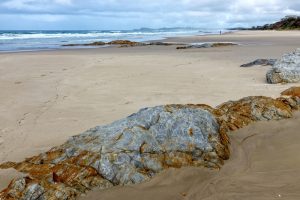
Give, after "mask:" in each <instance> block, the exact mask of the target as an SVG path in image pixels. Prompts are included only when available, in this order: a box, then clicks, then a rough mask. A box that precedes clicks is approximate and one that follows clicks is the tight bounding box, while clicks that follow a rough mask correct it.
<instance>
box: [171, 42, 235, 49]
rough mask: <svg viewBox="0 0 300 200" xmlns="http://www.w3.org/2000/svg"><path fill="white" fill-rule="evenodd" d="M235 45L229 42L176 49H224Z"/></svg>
mask: <svg viewBox="0 0 300 200" xmlns="http://www.w3.org/2000/svg"><path fill="white" fill-rule="evenodd" d="M235 45H237V44H236V43H230V42H217V43H203V44H191V45H186V46H180V47H177V48H176V49H197V48H212V47H226V46H235Z"/></svg>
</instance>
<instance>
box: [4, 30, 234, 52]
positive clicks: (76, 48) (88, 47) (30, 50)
mask: <svg viewBox="0 0 300 200" xmlns="http://www.w3.org/2000/svg"><path fill="white" fill-rule="evenodd" d="M233 32H234V31H228V32H224V33H223V34H224V35H225V34H230V33H233ZM216 35H219V34H217V33H206V34H201V35H198V34H195V35H187V36H172V37H164V38H161V39H153V40H144V41H140V42H141V43H149V42H163V41H165V40H168V39H176V38H186V37H199V36H216ZM121 40H122V39H121ZM95 41H98V42H99V41H101V40H95ZM132 42H135V41H134V40H132ZM66 45H71V44H66ZM84 45H85V44H78V46H77V45H76V46H77V47H76V46H73V47H72V46H69V47H64V46H63V45H61V46H60V47H57V48H49V49H26V50H12V51H5V50H4V51H0V54H5V53H26V52H43V51H60V50H78V49H80V50H81V49H82V50H84V49H98V48H109V47H114V46H113V45H109V46H99V45H95V46H93V45H91V46H84Z"/></svg>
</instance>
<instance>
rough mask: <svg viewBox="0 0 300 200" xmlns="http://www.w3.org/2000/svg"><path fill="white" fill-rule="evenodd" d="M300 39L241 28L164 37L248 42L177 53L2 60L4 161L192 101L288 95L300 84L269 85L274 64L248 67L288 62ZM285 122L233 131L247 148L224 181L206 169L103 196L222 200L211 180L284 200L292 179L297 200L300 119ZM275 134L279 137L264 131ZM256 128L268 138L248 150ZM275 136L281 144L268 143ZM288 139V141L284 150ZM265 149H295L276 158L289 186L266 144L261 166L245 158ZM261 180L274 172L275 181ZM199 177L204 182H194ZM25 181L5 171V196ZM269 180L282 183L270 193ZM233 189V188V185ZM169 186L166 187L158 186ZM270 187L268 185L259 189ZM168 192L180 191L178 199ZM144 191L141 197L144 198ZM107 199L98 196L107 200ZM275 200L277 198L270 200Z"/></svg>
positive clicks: (110, 51) (0, 142) (0, 143)
mask: <svg viewBox="0 0 300 200" xmlns="http://www.w3.org/2000/svg"><path fill="white" fill-rule="evenodd" d="M299 39H300V31H241V32H235V33H228V34H224V35H207V36H191V37H177V38H169V39H166V40H164V41H165V42H184V43H200V42H234V43H238V44H240V45H237V46H228V47H219V48H207V49H188V50H177V49H176V46H173V45H171V46H139V47H129V48H118V47H107V48H96V49H72V50H55V51H37V52H18V53H1V54H0V89H1V93H0V111H1V112H0V163H2V162H6V161H22V160H24V158H26V157H30V156H33V155H37V154H39V153H41V152H44V151H47V150H49V149H51V148H52V147H54V146H57V145H60V144H62V143H63V142H65V141H66V140H67V139H68V138H69V137H70V136H72V135H76V134H79V133H81V132H83V131H85V130H87V129H89V128H91V127H95V126H97V125H104V124H108V123H111V122H113V121H115V120H118V119H120V118H123V117H126V116H128V115H130V114H131V113H134V112H136V111H138V110H139V109H140V108H144V107H151V106H156V105H163V104H187V103H194V104H198V103H204V104H208V105H211V106H216V105H219V104H220V103H222V102H225V101H228V100H237V99H239V98H242V97H245V96H259V95H264V96H269V97H278V96H279V95H280V92H281V91H283V90H285V89H287V88H289V87H291V86H299V84H276V85H271V84H267V83H266V80H265V74H266V71H267V70H269V69H270V66H254V67H251V68H241V67H239V66H240V65H242V64H245V63H248V62H251V61H253V60H255V59H257V58H275V59H276V58H279V57H280V56H281V55H282V54H284V53H287V52H290V51H293V50H295V49H296V48H298V47H300V40H299ZM284 122H285V123H284V125H286V126H287V128H286V129H284V128H281V125H282V124H281V122H263V123H258V124H257V125H256V124H254V125H251V126H249V127H247V128H245V129H242V130H239V131H237V132H235V133H233V134H232V135H231V137H232V140H233V141H234V142H233V143H232V144H233V145H232V148H233V149H237V150H233V156H232V158H231V159H230V160H229V161H227V162H226V163H225V165H224V167H223V168H222V170H221V171H220V174H218V173H215V171H211V170H205V169H203V168H201V169H195V168H187V169H180V170H178V169H172V170H169V171H167V172H165V173H164V174H162V175H160V176H158V177H157V178H155V179H153V180H152V181H150V182H149V183H145V184H142V185H138V186H134V187H125V188H122V187H118V188H113V189H111V190H107V191H103V195H104V196H105V195H106V196H105V198H104V196H102V197H101V198H104V199H114V198H117V196H118V195H125V196H126V195H129V196H128V198H129V197H131V199H135V198H136V199H137V198H138V197H139V198H142V199H147V198H148V199H150V198H153V197H154V195H157V199H166V198H172V199H183V198H186V199H199V198H200V197H199V196H198V195H204V196H201V197H203V199H218V198H220V197H219V196H215V195H219V194H214V195H212V193H213V190H215V188H212V187H210V186H209V184H211V183H212V184H214V183H216V184H217V186H218V187H220V188H222V190H219V191H221V192H222V193H223V192H224V193H225V194H226V195H228V198H229V197H233V196H234V195H235V194H236V193H234V191H233V187H234V189H240V190H241V191H243V189H244V190H245V191H246V193H245V194H244V193H243V194H240V195H242V196H240V197H243V198H245V199H247V198H248V199H251V194H250V193H251V192H257V194H261V195H262V194H263V193H264V192H266V194H267V195H275V196H274V198H277V197H279V196H278V195H281V194H280V193H278V194H277V193H275V192H274V191H273V189H274V188H278V187H280V186H282V185H283V186H285V185H286V184H288V183H290V182H289V180H291V181H295V182H294V184H292V185H294V186H295V187H290V188H289V189H290V192H289V190H288V189H287V188H283V191H282V192H283V193H282V195H287V194H288V193H289V195H290V196H288V197H289V198H290V199H295V198H294V197H298V196H299V193H297V192H296V191H298V189H299V188H297V187H296V186H297V184H298V183H299V182H297V181H299V180H296V177H295V176H293V173H294V174H295V173H297V172H298V171H297V166H299V160H293V159H295V158H294V157H293V156H290V154H291V151H292V150H293V151H297V148H298V147H297V141H299V137H298V136H297V135H296V134H295V132H294V131H293V130H297V129H298V127H299V126H300V125H299V124H300V123H299V114H297V115H296V117H295V118H293V119H290V120H287V121H284ZM266 129H267V130H270V131H271V130H273V131H271V132H268V133H265V134H264V132H265V130H266ZM253 131H254V132H257V134H258V136H257V137H253V140H255V141H252V140H249V141H250V143H249V145H250V147H248V146H247V144H248V143H246V144H245V145H246V147H245V148H244V146H243V145H240V144H239V143H240V141H241V140H243V139H244V138H246V137H248V136H249V134H251V133H252V132H253ZM285 131H287V132H285ZM272 132H276V135H274V136H273V135H272ZM270 134H271V135H272V137H271V136H270V137H271V139H272V140H271V141H269V140H267V139H266V137H269V135H270ZM287 136H289V137H288V140H287V139H286V137H287ZM285 139H286V140H285ZM281 140H283V142H286V143H285V144H278V145H277V146H276V144H277V143H278V142H279V141H281ZM292 142H294V143H292ZM257 143H259V144H269V143H272V145H273V143H274V148H273V149H274V150H277V151H279V150H280V149H277V148H281V147H282V146H286V144H289V143H291V144H292V147H293V148H292V149H284V150H286V151H284V152H279V153H282V156H283V157H284V159H286V160H284V161H281V160H275V161H276V162H277V163H274V164H273V165H272V166H276V167H277V168H274V170H273V172H274V173H276V176H282V178H281V179H280V181H279V182H272V180H271V178H272V177H273V176H272V174H271V173H272V171H271V172H270V171H268V170H269V169H270V165H271V164H270V163H271V162H268V161H272V160H274V158H273V157H272V156H270V154H271V153H270V152H268V151H266V152H263V150H264V147H265V145H260V146H259V148H258V149H256V150H255V152H253V154H251V156H252V157H253V159H252V157H251V159H250V158H249V159H247V156H246V157H245V158H241V157H243V155H242V154H247V153H249V152H248V151H250V150H252V149H251V148H253V146H251V145H252V144H257ZM239 145H240V146H241V147H240V146H239ZM272 145H270V146H272ZM270 148H272V147H270ZM244 149H245V150H244ZM260 152H263V153H260ZM271 152H272V151H271ZM285 154H286V155H289V156H285ZM245 159H246V161H245ZM288 159H290V160H288ZM275 161H274V162H275ZM240 162H242V163H240ZM245 162H246V164H245ZM235 164H236V165H240V164H241V165H245V167H244V168H241V169H238V170H237V171H236V174H235V175H236V176H238V177H239V179H234V177H231V178H229V180H227V179H226V178H227V177H228V173H230V174H231V175H232V173H231V172H232V171H230V170H233V169H232V166H233V165H235ZM246 165H247V166H246ZM248 165H251V166H254V167H249V166H248ZM247 167H248V168H247ZM281 167H284V169H287V170H282V168H281ZM234 169H236V168H234ZM280 170H282V171H280ZM223 171H224V172H223ZM266 171H267V172H268V173H265V172H266ZM177 174H178V175H177ZM253 174H254V175H255V176H254V175H253ZM259 174H266V176H265V177H266V178H265V179H264V176H260V175H259ZM175 175H176V176H175ZM196 175H197V178H195V179H192V178H193V177H195V176H196ZM18 176H22V174H19V173H16V172H15V171H14V170H1V171H0V180H1V182H0V189H3V188H5V187H6V186H7V185H8V184H9V181H10V180H11V179H12V178H15V177H18ZM222 177H223V178H222ZM224 177H225V178H224ZM243 177H244V178H243ZM287 177H290V178H291V179H286V178H287ZM268 178H269V179H268ZM293 178H294V179H293ZM225 179H226V180H225ZM202 180H203V182H202ZM214 180H216V181H214ZM264 180H268V181H270V182H271V183H270V184H275V186H274V185H270V186H269V187H267V186H266V184H265V183H264V182H263V181H264ZM226 181H228V182H226ZM230 181H231V182H230ZM239 181H241V182H239ZM251 181H252V183H253V184H251ZM223 182H224V184H225V185H226V184H227V186H228V187H223V186H222V185H223ZM246 183H249V184H251V186H253V187H250V186H249V188H248V190H247V188H246V186H245V188H243V185H246ZM254 183H255V184H254ZM292 183H293V182H292ZM159 184H161V186H162V187H158V185H159ZM174 184H175V185H174ZM203 184H206V185H203ZM182 185H184V186H182ZM261 185H264V187H259V186H261ZM298 185H299V184H298ZM202 186H203V187H202ZM273 186H274V187H273ZM168 187H169V188H172V190H173V192H170V193H169V192H168V191H169V190H168V189H167V188H168ZM188 187H189V188H190V190H188V189H187V188H188ZM218 187H217V188H218ZM199 188H202V189H201V190H200V189H199ZM203 188H206V190H204V189H203ZM140 189H142V190H141V191H140V193H139V192H137V190H140ZM162 190H164V191H163V192H162ZM160 191H161V192H160ZM201 191H202V193H201ZM217 191H218V190H217ZM180 192H181V193H182V194H181V195H180ZM125 193H126V194H125ZM185 193H186V194H185ZM200 193H201V194H200ZM217 193H218V192H217ZM219 193H220V192H219ZM97 194H99V193H97V192H95V193H91V194H90V195H92V196H93V195H94V197H93V198H95V199H97V198H96V197H97ZM134 194H135V195H134ZM160 194H161V195H160ZM247 194H248V197H247ZM95 195H96V196H95ZM101 195H102V191H101ZM131 195H132V196H131ZM164 195H165V196H164ZM168 195H174V196H168ZM205 195H207V196H205ZM243 195H244V196H243ZM276 195H277V197H276ZM291 195H294V196H291ZM295 195H296V196H295ZM297 195H298V196H297ZM125 196H124V199H125ZM226 197H227V196H226ZM270 197H273V196H266V197H264V198H265V199H268V198H270ZM87 199H92V197H91V198H89V197H88V198H87Z"/></svg>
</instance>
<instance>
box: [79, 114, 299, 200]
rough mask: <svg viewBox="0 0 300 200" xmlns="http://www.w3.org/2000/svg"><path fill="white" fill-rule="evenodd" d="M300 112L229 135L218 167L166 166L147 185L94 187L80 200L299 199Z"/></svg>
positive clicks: (252, 125)
mask: <svg viewBox="0 0 300 200" xmlns="http://www.w3.org/2000/svg"><path fill="white" fill-rule="evenodd" d="M299 130H300V112H297V113H295V116H294V117H293V118H292V119H287V120H282V121H270V122H258V123H254V124H251V125H250V126H248V127H245V128H243V129H240V130H238V131H236V132H233V133H230V138H231V142H232V145H231V149H232V155H231V158H230V159H229V160H228V161H227V162H226V163H225V165H224V166H223V168H222V169H221V170H220V171H214V170H208V169H203V168H184V169H170V170H168V171H166V172H165V173H163V174H161V175H159V176H157V177H155V178H154V179H153V180H151V181H150V182H147V183H143V184H140V185H134V186H126V187H116V188H111V189H108V190H104V191H93V192H90V193H88V195H87V196H85V197H82V198H81V199H84V200H88V199H89V200H96V199H97V200H98V199H105V200H115V199H116V200H117V199H123V200H129V199H130V200H135V199H143V200H147V199H149V200H153V199H156V200H160V199H161V200H166V199H191V200H192V199H193V200H196V199H197V200H199V199H201V200H202V199H205V200H217V199H218V200H221V199H237V200H238V199H246V200H248V199H249V200H250V199H260V200H270V199H291V200H292V199H293V200H294V199H300V176H299V174H300V157H299V156H298V152H299V151H300V145H299V144H300V134H299Z"/></svg>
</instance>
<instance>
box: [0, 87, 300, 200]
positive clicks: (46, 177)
mask: <svg viewBox="0 0 300 200" xmlns="http://www.w3.org/2000/svg"><path fill="white" fill-rule="evenodd" d="M298 90H299V88H298V89H297V88H296V89H293V91H298ZM289 94H290V96H287V95H285V96H283V97H280V98H278V99H272V98H268V97H262V96H258V97H246V98H243V99H241V100H238V101H229V102H226V103H224V104H221V105H220V106H217V107H216V108H212V107H210V106H207V105H202V104H199V105H192V104H189V105H166V106H157V107H153V108H145V109H142V110H140V111H139V112H137V113H135V114H132V115H130V116H129V117H127V118H125V119H121V120H118V121H116V122H113V123H112V124H109V125H105V126H97V127H95V128H92V129H90V130H88V131H86V132H84V133H82V134H80V135H77V136H73V137H71V138H70V139H69V140H68V141H67V142H66V143H65V144H63V145H61V146H58V147H54V148H53V149H51V150H50V151H48V152H45V153H42V154H40V155H38V156H35V157H32V158H28V159H26V160H25V161H23V162H20V163H14V162H7V163H4V164H2V165H0V168H2V169H5V168H15V169H16V170H18V171H20V172H23V173H25V174H27V176H26V177H24V178H20V179H16V180H12V182H11V183H10V185H9V186H8V187H7V188H6V189H5V190H3V191H2V192H1V193H0V199H1V200H4V199H5V200H8V199H9V200H14V199H53V200H55V199H59V200H61V199H75V198H76V197H77V196H78V195H80V194H82V193H85V192H87V191H88V190H90V189H92V188H94V187H99V188H103V189H104V188H109V187H113V186H115V185H127V184H137V183H141V182H143V181H146V180H149V179H151V178H152V177H153V176H155V175H156V174H158V173H160V172H162V171H164V170H166V169H168V168H174V167H176V168H178V167H182V166H205V167H208V168H217V169H218V168H220V167H221V166H222V164H223V162H224V160H226V159H228V158H229V156H230V151H229V139H228V136H227V133H228V132H229V131H232V130H236V129H239V128H241V127H243V126H246V125H248V124H249V123H251V122H254V121H261V120H272V119H275V120H279V119H284V118H289V117H291V116H292V111H293V110H294V109H298V108H299V106H300V97H299V96H295V95H293V94H294V93H293V92H292V93H289ZM297 94H298V93H297Z"/></svg>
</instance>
